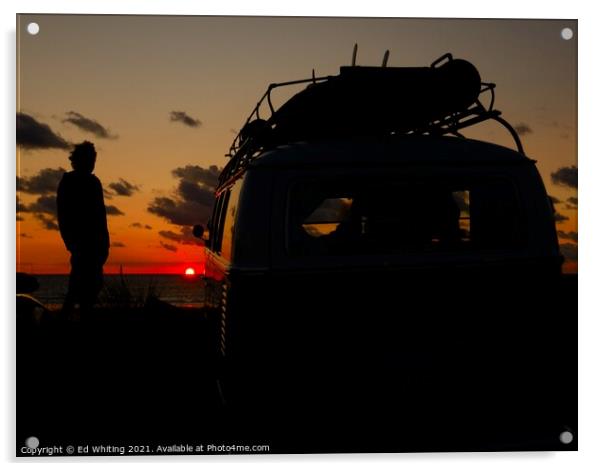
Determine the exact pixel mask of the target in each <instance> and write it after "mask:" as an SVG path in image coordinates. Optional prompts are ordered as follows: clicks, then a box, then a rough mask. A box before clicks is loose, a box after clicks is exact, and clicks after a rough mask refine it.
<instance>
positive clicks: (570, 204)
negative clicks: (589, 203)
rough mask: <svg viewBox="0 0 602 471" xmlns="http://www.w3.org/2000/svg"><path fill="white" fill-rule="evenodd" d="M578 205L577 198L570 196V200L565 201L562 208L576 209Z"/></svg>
mask: <svg viewBox="0 0 602 471" xmlns="http://www.w3.org/2000/svg"><path fill="white" fill-rule="evenodd" d="M578 203H579V200H578V199H577V198H575V197H574V196H571V197H570V198H567V199H566V204H565V205H564V207H565V208H566V209H577V207H578Z"/></svg>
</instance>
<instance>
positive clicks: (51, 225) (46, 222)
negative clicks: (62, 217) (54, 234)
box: [34, 213, 59, 231]
mask: <svg viewBox="0 0 602 471" xmlns="http://www.w3.org/2000/svg"><path fill="white" fill-rule="evenodd" d="M34 216H35V218H36V219H38V220H39V221H40V222H41V223H42V225H43V226H44V227H45V228H46V229H48V230H51V231H58V230H59V226H58V224H57V223H56V219H54V218H52V217H49V216H46V215H45V214H43V213H36V214H34Z"/></svg>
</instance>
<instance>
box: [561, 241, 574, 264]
mask: <svg viewBox="0 0 602 471" xmlns="http://www.w3.org/2000/svg"><path fill="white" fill-rule="evenodd" d="M560 252H561V253H562V255H564V256H565V258H566V259H567V260H570V261H576V260H577V245H575V244H569V243H567V244H560Z"/></svg>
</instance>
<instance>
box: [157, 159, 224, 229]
mask: <svg viewBox="0 0 602 471" xmlns="http://www.w3.org/2000/svg"><path fill="white" fill-rule="evenodd" d="M220 171H221V169H219V168H218V167H217V166H215V165H213V166H211V167H209V168H203V167H199V166H197V165H187V166H185V167H178V168H176V169H174V170H173V171H172V175H173V176H174V177H176V178H179V180H180V181H179V182H178V185H177V187H176V190H175V194H174V196H172V197H165V196H160V197H156V198H154V199H153V200H152V201H151V202H150V204H149V206H148V208H147V210H148V211H149V212H150V213H152V214H155V215H157V216H160V217H162V218H164V219H166V220H167V221H169V222H170V223H172V224H175V225H177V226H192V225H194V224H205V225H206V223H207V221H208V220H209V217H210V215H211V209H212V207H213V201H214V198H215V196H214V192H215V186H216V185H217V178H218V176H219V174H220Z"/></svg>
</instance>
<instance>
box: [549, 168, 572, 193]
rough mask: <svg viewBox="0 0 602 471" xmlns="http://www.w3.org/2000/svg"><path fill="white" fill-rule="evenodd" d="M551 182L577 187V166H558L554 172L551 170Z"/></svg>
mask: <svg viewBox="0 0 602 471" xmlns="http://www.w3.org/2000/svg"><path fill="white" fill-rule="evenodd" d="M552 182H554V183H555V184H556V185H562V186H568V187H569V188H577V167H576V166H575V165H571V166H570V167H560V168H559V169H558V170H556V171H555V172H552Z"/></svg>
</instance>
